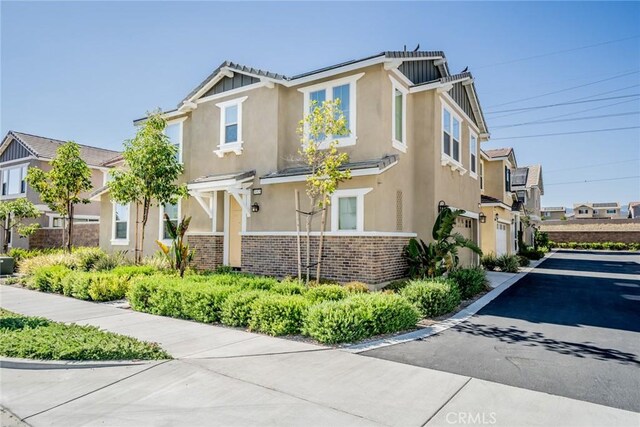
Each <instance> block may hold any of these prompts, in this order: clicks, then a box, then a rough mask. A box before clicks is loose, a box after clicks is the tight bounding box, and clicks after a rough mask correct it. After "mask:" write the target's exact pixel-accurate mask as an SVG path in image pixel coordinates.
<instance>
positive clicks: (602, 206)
mask: <svg viewBox="0 0 640 427" xmlns="http://www.w3.org/2000/svg"><path fill="white" fill-rule="evenodd" d="M573 213H574V215H575V219H617V218H621V215H620V203H618V202H608V203H574V204H573Z"/></svg>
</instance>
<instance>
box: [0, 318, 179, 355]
mask: <svg viewBox="0 0 640 427" xmlns="http://www.w3.org/2000/svg"><path fill="white" fill-rule="evenodd" d="M0 356H5V357H20V358H29V359H48V360H132V359H140V360H153V359H170V358H171V357H170V356H169V355H168V354H167V353H166V352H165V351H164V350H162V348H160V346H158V344H155V343H147V342H141V341H138V340H136V339H134V338H131V337H126V336H123V335H118V334H114V333H110V332H104V331H101V330H99V329H98V328H96V327H94V326H79V325H65V324H63V323H57V322H52V321H49V320H47V319H43V318H40V317H25V316H21V315H18V314H15V313H11V312H10V311H7V310H4V309H0Z"/></svg>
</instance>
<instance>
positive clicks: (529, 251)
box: [518, 246, 544, 265]
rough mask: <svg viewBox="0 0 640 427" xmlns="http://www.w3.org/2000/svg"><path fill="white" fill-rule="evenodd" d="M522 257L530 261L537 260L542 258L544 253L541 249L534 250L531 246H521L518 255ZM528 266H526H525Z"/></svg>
mask: <svg viewBox="0 0 640 427" xmlns="http://www.w3.org/2000/svg"><path fill="white" fill-rule="evenodd" d="M518 254H519V255H522V256H524V257H527V258H528V259H530V260H534V261H536V260H539V259H541V258H543V257H544V251H543V250H542V249H534V248H533V247H531V246H522V247H520V251H519V253H518ZM527 265H528V264H527Z"/></svg>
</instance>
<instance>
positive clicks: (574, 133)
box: [491, 126, 640, 141]
mask: <svg viewBox="0 0 640 427" xmlns="http://www.w3.org/2000/svg"><path fill="white" fill-rule="evenodd" d="M629 129H640V126H629V127H622V128H609V129H591V130H582V131H574V132H559V133H541V134H538V135H521V136H510V137H507V136H505V137H502V138H491V140H492V141H497V140H500V139H523V138H536V137H539V136H559V135H577V134H583V133H599V132H613V131H618V130H629Z"/></svg>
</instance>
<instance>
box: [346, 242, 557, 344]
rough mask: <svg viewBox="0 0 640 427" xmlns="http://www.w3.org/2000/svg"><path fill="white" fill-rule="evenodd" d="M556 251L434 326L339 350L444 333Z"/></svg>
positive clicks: (392, 342) (413, 339)
mask: <svg viewBox="0 0 640 427" xmlns="http://www.w3.org/2000/svg"><path fill="white" fill-rule="evenodd" d="M555 253H556V251H551V252H548V253H547V254H546V255H545V256H544V258H542V259H539V260H538V261H534V262H532V263H531V264H530V265H529V267H525V268H523V271H521V272H519V273H518V274H516V275H515V276H513V277H511V278H509V279H507V280H505V281H504V282H502V283H501V284H500V285H499V286H497V287H495V288H494V289H493V290H491V291H489V292H488V293H486V294H485V295H484V296H483V297H482V298H480V299H478V300H477V301H475V302H474V303H473V304H471V305H469V306H467V307H466V308H464V309H462V310H461V311H459V312H457V313H456V314H454V315H453V316H451V317H449V318H448V319H446V320H443V321H442V322H439V323H436V324H435V325H431V326H429V327H426V328H422V329H419V330H417V331H413V332H409V333H407V334H402V335H398V336H395V337H391V338H383V339H380V340H376V341H370V342H366V343H360V344H354V345H351V346H348V347H343V348H341V349H340V350H342V351H346V352H349V353H355V354H357V353H363V352H365V351H369V350H374V349H377V348H383V347H389V346H392V345H396V344H402V343H405V342H410V341H416V340H419V339H423V338H427V337H430V336H432V335H435V334H439V333H440V332H442V331H446V330H447V329H449V328H452V327H454V326H456V325H457V324H459V323H462V322H464V321H465V320H467V319H469V318H470V317H471V316H473V315H474V314H476V313H477V312H478V311H480V310H481V309H482V308H483V307H484V306H486V305H487V304H489V303H490V302H491V301H493V300H494V299H496V298H497V297H498V296H499V295H500V294H501V293H503V292H504V291H506V290H507V289H509V288H510V287H511V286H512V285H513V284H515V283H516V282H518V281H519V280H520V279H522V278H523V277H524V276H526V275H527V274H529V273H530V272H531V271H533V270H534V269H535V268H536V267H537V266H539V265H540V264H541V263H542V262H543V261H545V260H547V259H549V258H551V257H552V256H553V255H554V254H555Z"/></svg>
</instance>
